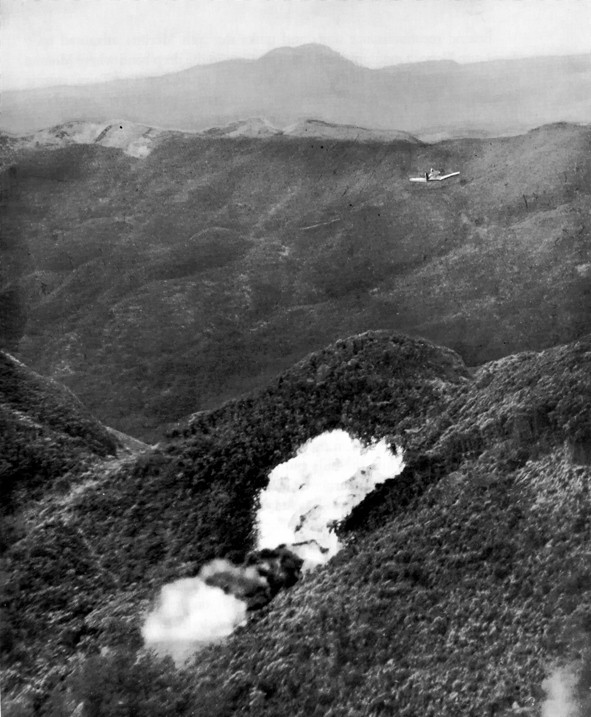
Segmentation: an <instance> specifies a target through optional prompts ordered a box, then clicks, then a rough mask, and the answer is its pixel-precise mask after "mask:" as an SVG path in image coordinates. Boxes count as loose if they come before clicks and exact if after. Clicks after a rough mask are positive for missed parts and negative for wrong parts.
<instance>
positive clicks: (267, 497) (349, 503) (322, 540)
mask: <svg viewBox="0 0 591 717" xmlns="http://www.w3.org/2000/svg"><path fill="white" fill-rule="evenodd" d="M403 467H404V463H403V460H402V456H401V455H400V454H394V453H392V452H391V450H390V448H389V447H388V444H387V443H386V441H383V440H382V441H379V442H377V443H373V444H371V445H369V446H365V445H363V443H361V441H359V440H356V439H353V438H351V436H349V434H348V433H345V431H341V430H336V431H330V432H328V433H323V434H322V435H320V436H317V437H316V438H314V439H312V440H311V441H308V443H306V444H305V445H303V446H302V447H301V448H300V449H299V451H298V453H297V455H296V456H295V458H292V459H291V460H290V461H287V462H286V463H282V464H281V465H279V466H277V467H276V468H275V469H274V470H273V471H272V472H271V475H270V476H269V485H268V486H267V489H266V490H264V491H263V492H262V493H261V497H260V510H259V513H258V527H259V545H260V546H261V547H262V546H271V545H279V544H284V545H287V546H288V547H290V548H291V549H292V550H293V551H294V552H296V553H297V554H298V555H300V557H302V558H303V559H304V561H305V563H306V565H307V566H309V565H314V564H319V563H324V562H326V561H327V560H329V559H330V558H331V557H332V556H333V555H335V553H337V552H338V550H339V548H340V545H339V541H338V538H337V536H336V534H335V532H334V529H333V528H334V525H335V524H336V523H338V522H340V521H341V520H343V519H344V518H346V517H347V515H349V513H350V512H351V509H352V508H354V507H355V506H356V505H357V504H358V503H360V502H361V501H362V500H363V498H365V496H366V495H367V494H368V493H371V491H372V490H373V489H374V488H375V487H376V485H377V484H378V483H382V482H384V481H385V480H387V479H388V478H392V477H394V476H396V475H398V474H399V473H400V472H401V471H402V468H403Z"/></svg>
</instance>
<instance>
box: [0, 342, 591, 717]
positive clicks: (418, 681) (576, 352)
mask: <svg viewBox="0 0 591 717" xmlns="http://www.w3.org/2000/svg"><path fill="white" fill-rule="evenodd" d="M590 368H591V339H590V338H589V337H587V338H585V339H582V340H581V341H579V342H577V343H573V344H569V345H565V346H558V347H555V348H551V349H547V350H545V351H543V352H541V353H538V352H526V353H521V354H517V355H514V356H510V357H507V358H504V359H501V360H499V361H496V362H492V363H488V364H486V365H484V366H482V367H481V368H479V369H478V370H477V371H476V372H474V375H470V372H468V371H467V369H466V368H465V366H464V364H463V363H462V361H461V359H460V358H459V357H458V356H457V354H455V353H454V352H452V351H450V350H448V349H442V348H438V347H436V346H434V345H432V344H430V343H429V342H426V341H422V340H417V339H412V338H408V337H404V336H401V335H398V334H391V333H388V332H377V333H374V332H370V333H366V334H362V335H359V336H354V337H351V338H349V339H346V340H341V341H338V342H337V343H335V344H333V345H331V346H329V347H327V348H326V349H324V350H322V351H319V352H316V353H313V354H311V355H310V356H308V357H307V358H306V359H305V360H303V361H302V362H300V363H298V364H296V365H295V366H293V367H292V368H291V369H289V370H288V371H286V372H284V373H283V374H281V376H280V377H279V378H277V379H276V380H274V381H272V382H271V383H270V384H269V385H268V387H267V388H266V389H264V390H262V391H258V392H256V393H254V394H253V395H252V396H250V397H247V398H244V399H241V400H237V401H231V402H229V403H227V404H226V405H224V406H222V407H221V408H219V409H217V410H214V411H211V412H201V413H198V414H195V415H194V416H192V417H191V418H190V419H189V420H188V421H185V422H183V423H181V424H179V425H178V426H177V427H176V428H175V429H174V430H173V431H172V432H171V433H170V435H169V436H168V438H167V440H166V441H164V442H162V443H161V444H160V446H159V447H158V448H156V449H154V450H152V451H151V452H149V453H146V454H144V456H142V457H140V458H138V459H136V460H134V461H131V462H129V463H128V464H127V465H125V466H123V467H122V468H120V469H118V470H110V471H103V472H102V473H101V474H97V475H96V476H95V480H94V481H93V483H92V484H89V485H86V486H85V487H84V488H83V489H80V490H77V491H73V492H71V493H70V494H69V495H67V496H66V501H65V502H64V496H61V497H60V496H58V495H55V494H54V495H46V496H45V498H44V499H43V500H41V501H38V502H36V503H34V504H31V505H30V506H29V508H28V510H27V513H26V517H27V523H26V525H25V526H24V527H23V529H22V532H21V534H20V535H17V536H15V537H14V539H13V540H12V542H11V544H10V546H9V547H8V550H7V552H6V558H5V564H6V566H7V567H6V574H7V577H8V581H7V584H8V589H7V592H6V596H5V599H4V604H5V608H6V620H5V624H6V625H7V627H6V630H5V632H6V636H7V637H6V641H5V644H7V645H8V648H5V655H4V656H5V665H6V672H5V680H4V684H5V685H7V689H8V691H9V693H10V694H11V695H12V698H13V699H12V703H11V704H12V707H11V708H10V709H12V710H18V711H17V712H15V714H22V715H29V714H32V713H34V710H35V709H37V710H38V713H41V714H53V715H59V714H67V713H70V712H71V711H72V710H73V709H74V708H75V707H76V705H78V704H80V703H83V704H84V707H83V714H85V715H86V714H87V715H110V714H114V713H120V714H125V715H132V714H135V715H157V714H168V713H172V712H174V713H176V714H187V715H189V714H203V715H218V716H221V715H234V714H256V715H265V714H269V715H276V714H285V715H310V714H318V715H329V714H330V715H354V714H368V715H398V714H404V715H412V714H417V715H418V714H444V715H457V714H458V713H461V714H474V715H476V714H483V713H484V714H486V713H487V711H488V713H489V714H491V713H492V714H496V715H510V714H515V712H516V710H517V708H522V709H523V710H524V712H523V714H527V715H534V714H538V710H539V706H540V702H541V700H542V698H543V695H542V692H541V683H542V680H543V678H544V676H545V675H546V674H547V672H548V670H549V669H550V667H551V665H552V664H553V663H554V662H555V661H558V660H569V659H570V660H575V661H576V660H579V661H580V660H581V659H582V656H583V652H584V649H585V644H586V642H587V637H586V634H587V632H588V631H589V630H590V629H591V627H590V622H589V615H590V614H591V613H590V609H591V600H590V598H591V592H590V589H591V579H590V575H589V570H588V565H587V562H588V560H587V553H588V540H587V536H588V532H589V529H590V528H591V524H590V523H591V511H590V508H589V501H588V482H589V477H590V475H589V465H590V462H591V421H590V417H589V411H588V406H589V404H590V401H591V381H590V378H589V376H590V375H591V373H590ZM331 428H344V429H346V430H348V431H350V432H351V433H352V434H353V435H358V436H361V437H365V438H369V437H371V436H373V437H386V438H387V439H389V440H390V441H392V440H394V439H395V440H396V441H397V442H398V443H399V444H402V445H403V447H404V449H405V456H406V461H407V467H406V469H405V470H404V472H403V473H402V474H401V475H400V476H399V477H397V478H396V479H394V480H392V481H387V482H386V483H385V484H383V486H382V487H381V488H379V489H378V491H377V492H376V493H375V494H374V495H372V496H369V497H368V498H367V499H366V500H365V501H364V502H363V503H362V504H361V505H360V506H359V507H358V508H357V509H356V510H355V511H354V512H353V514H352V515H351V516H350V518H349V519H348V520H347V521H345V523H344V524H343V525H342V526H341V528H340V530H341V533H342V536H343V537H344V538H346V540H347V542H348V547H346V548H345V549H344V550H343V551H342V552H341V553H340V554H339V555H338V556H337V557H336V558H334V559H333V560H332V561H331V562H330V563H329V564H328V565H327V566H325V567H323V568H321V569H319V570H318V571H317V572H315V573H314V574H313V575H311V576H309V577H307V578H306V579H305V580H304V581H303V582H302V583H301V584H299V585H297V586H296V587H295V588H293V589H291V590H290V591H288V592H286V593H284V594H283V595H281V596H279V597H278V598H277V599H276V601H275V602H274V603H273V604H272V605H271V606H269V607H268V608H266V609H265V610H263V611H262V612H261V613H260V614H259V615H257V616H256V617H255V618H254V619H253V620H251V622H250V623H249V624H248V625H247V626H246V627H245V628H243V629H241V630H239V631H238V632H237V633H236V634H235V636H233V637H232V638H231V639H230V640H229V642H228V643H227V644H225V645H219V646H215V647H211V648H208V649H207V650H206V651H205V652H203V653H201V654H200V655H199V658H198V659H197V661H196V662H195V664H194V665H191V666H189V667H188V668H187V670H186V671H177V670H175V669H174V668H173V666H172V663H170V662H168V661H160V660H157V659H156V658H154V657H152V656H150V655H148V654H144V653H143V651H142V650H141V649H140V647H141V640H140V637H139V626H140V624H141V619H142V614H143V613H144V611H145V610H146V609H147V607H148V606H149V604H150V601H151V600H152V599H153V597H154V595H155V594H156V591H157V589H158V588H159V586H160V585H161V584H162V583H163V582H166V581H169V580H171V579H175V578H178V577H182V576H189V575H194V574H195V573H196V572H197V570H198V569H199V567H200V565H201V564H202V563H203V562H205V561H206V560H208V559H210V558H212V557H215V556H220V555H224V556H228V557H230V558H233V559H235V560H239V559H241V558H242V557H243V556H244V553H245V552H246V551H247V550H248V549H249V547H250V546H251V544H252V540H253V516H254V511H255V510H256V497H257V494H258V492H259V490H260V489H261V488H263V487H264V486H265V485H266V480H267V475H268V472H269V470H270V469H271V468H272V467H274V466H275V465H277V464H278V463H280V462H282V461H284V460H286V459H287V458H289V457H290V456H292V455H293V453H294V451H295V449H296V448H297V447H298V446H299V445H300V444H301V443H302V442H304V441H305V440H306V439H308V438H310V437H311V436H314V435H316V434H318V433H320V432H322V431H325V430H328V429H331ZM64 578H65V579H64ZM107 648H108V649H107ZM99 649H100V652H99ZM582 679H583V681H582V682H580V684H579V686H580V688H581V689H582V690H583V689H585V688H586V686H585V683H584V678H582ZM25 685H28V687H27V689H26V690H25V692H23V693H22V694H21V697H20V698H19V699H16V701H15V696H16V695H17V694H18V693H19V692H21V691H22V689H23V687H24V686H25Z"/></svg>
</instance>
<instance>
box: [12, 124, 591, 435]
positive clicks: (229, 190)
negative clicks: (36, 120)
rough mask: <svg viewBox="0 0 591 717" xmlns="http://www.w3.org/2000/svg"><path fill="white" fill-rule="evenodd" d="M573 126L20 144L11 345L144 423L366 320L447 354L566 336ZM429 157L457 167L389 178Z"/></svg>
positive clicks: (582, 243) (282, 363) (574, 295)
mask: <svg viewBox="0 0 591 717" xmlns="http://www.w3.org/2000/svg"><path fill="white" fill-rule="evenodd" d="M590 139H591V134H590V133H589V130H588V129H587V128H582V127H575V126H571V125H552V126H547V127H542V128H540V129H537V130H534V131H532V132H530V133H528V134H526V135H522V136H519V137H513V138H505V139H495V140H476V139H471V140H455V141H449V142H443V143H440V144H436V145H423V144H420V143H417V142H416V141H405V140H400V141H388V142H386V143H382V142H363V143H358V142H354V141H345V140H343V141H340V140H334V139H330V138H323V139H318V138H306V137H301V138H300V137H281V136H277V137H269V138H262V139H261V138H256V139H250V138H217V139H215V138H214V139H211V138H207V137H191V136H183V135H177V136H170V137H164V138H160V139H159V140H158V141H157V142H156V143H155V144H154V145H152V149H151V152H150V153H149V154H148V155H147V156H145V157H144V158H137V157H132V156H129V155H126V154H124V153H123V152H121V151H120V150H118V149H115V148H109V147H103V146H99V145H96V144H95V145H82V144H79V145H72V146H66V147H61V148H58V149H49V148H47V149H46V148H43V147H40V148H38V149H36V150H21V151H19V152H17V153H16V155H15V156H14V157H13V161H12V165H11V167H12V168H11V169H6V170H5V176H6V177H7V179H6V184H7V186H8V189H7V191H6V192H5V194H4V196H5V200H4V206H3V228H4V234H3V236H4V237H5V239H4V242H5V245H4V246H6V247H7V249H6V252H7V254H6V255H9V256H10V255H12V256H18V257H22V258H19V261H21V269H20V272H21V274H23V277H22V278H21V279H20V281H17V282H14V284H13V288H12V289H11V290H12V291H14V292H18V293H19V296H21V297H24V300H23V301H21V304H20V305H21V307H22V310H23V311H24V310H25V309H26V310H27V311H28V314H29V321H28V324H27V328H26V334H25V336H24V338H23V340H22V341H21V343H20V354H19V355H20V356H21V357H22V358H23V360H24V361H25V362H28V363H30V364H31V365H32V366H33V367H34V368H35V369H36V370H39V371H41V372H42V373H44V374H46V375H50V376H52V377H54V378H58V379H59V380H61V381H63V382H64V383H66V385H68V386H69V387H71V388H72V389H73V390H74V391H75V392H76V393H77V394H78V395H79V396H80V397H81V398H82V400H83V401H84V402H85V403H86V404H87V405H88V406H89V407H90V408H91V410H92V411H93V412H94V413H95V414H96V415H97V416H98V417H99V418H100V419H101V420H103V421H104V422H106V423H107V424H109V425H113V426H115V427H117V428H119V429H121V430H123V431H125V432H128V433H132V434H135V435H141V436H144V437H155V436H156V435H158V430H159V427H161V426H162V425H163V424H165V423H167V422H170V421H174V420H177V419H178V418H180V417H181V416H183V415H185V414H187V413H190V412H192V411H195V410H198V409H204V408H210V407H212V406H214V405H217V404H218V403H219V402H220V400H224V399H226V398H229V397H232V396H235V395H237V394H239V393H241V392H243V391H245V390H249V389H250V388H253V387H255V386H260V385H262V384H263V383H264V382H265V381H266V380H267V379H268V378H269V377H270V376H273V375H276V374H277V372H278V371H280V370H282V369H284V368H286V367H287V366H289V365H290V364H291V363H293V362H294V361H296V360H298V359H299V358H301V357H302V356H303V355H304V354H305V353H306V352H308V351H310V350H313V349H316V348H319V347H321V346H323V345H324V344H325V343H326V342H327V341H329V340H332V339H336V338H338V337H339V336H344V335H347V334H350V333H352V332H353V333H354V332H358V331H363V330H366V329H368V328H383V329H396V330H402V331H405V332H407V333H412V334H415V335H417V334H418V335H422V336H426V337H428V338H430V339H433V340H435V341H438V342H441V343H445V344H446V345H449V346H451V347H452V348H454V349H455V350H457V351H459V352H460V354H461V355H462V356H463V357H464V359H465V360H466V362H467V363H468V364H469V365H474V364H477V363H481V362H483V361H485V360H489V359H493V358H497V357H500V356H504V355H507V354H508V353H511V352H513V351H517V350H523V349H528V348H541V347H546V346H550V345H553V344H555V343H557V342H560V341H567V340H570V339H573V338H576V337H578V336H581V335H582V334H584V333H585V332H586V331H589V330H590V328H591V327H590V324H589V320H590V319H589V317H590V316H591V311H590V310H591V304H590V303H589V302H590V296H591V294H590V290H591V283H590V282H591V255H590V253H589V252H590V246H591V244H590V243H589V230H590V211H591V200H590V197H589V187H590V186H591V182H590V177H591V171H590V165H589V156H590V155H589V144H590ZM430 166H435V167H444V168H447V169H449V170H458V171H461V172H462V174H461V176H460V178H459V180H458V179H456V180H451V181H450V182H448V183H437V185H436V186H425V185H422V186H421V185H414V186H413V185H412V184H410V183H409V182H408V177H409V176H411V175H413V174H416V173H417V172H422V171H423V170H424V168H425V167H430ZM434 184H435V183H434ZM10 247H12V249H10ZM10 252H12V254H10ZM15 261H16V259H15ZM17 329H18V331H17ZM22 329H23V324H22V322H21V324H19V326H18V327H15V328H14V330H13V331H14V333H15V335H16V334H18V333H19V332H22ZM122 397H124V398H122Z"/></svg>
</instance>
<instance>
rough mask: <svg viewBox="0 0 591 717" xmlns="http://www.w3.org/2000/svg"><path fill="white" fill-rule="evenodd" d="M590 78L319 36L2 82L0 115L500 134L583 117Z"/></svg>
mask: <svg viewBox="0 0 591 717" xmlns="http://www.w3.org/2000/svg"><path fill="white" fill-rule="evenodd" d="M590 90H591V59H590V56H589V55H580V56H573V57H541V58H528V59H524V60H508V61H495V62H482V63H475V64H467V65H457V64H455V63H418V64H417V65H402V66H398V67H393V68H385V69H383V70H371V69H368V68H366V67H361V66H359V65H356V64H354V63H353V62H351V61H349V60H347V59H346V58H344V57H342V56H341V55H339V54H338V53H336V52H333V51H332V50H330V49H329V48H327V47H323V46H321V45H303V46H301V47H296V48H289V47H286V48H279V49H277V50H275V51H272V52H269V53H267V54H266V55H264V56H263V57H261V58H259V59H258V60H229V61H225V62H218V63H215V64H212V65H203V66H197V67H193V68H190V69H188V70H185V71H183V72H178V73H173V74H169V75H164V76H162V77H153V78H144V79H136V80H117V81H114V82H106V83H101V84H93V85H85V86H64V87H53V88H44V89H39V90H29V91H9V92H4V93H3V97H2V106H3V111H2V118H1V122H0V127H2V129H5V130H7V131H10V132H16V133H23V132H30V131H33V130H37V129H43V128H44V127H49V126H52V125H57V124H62V123H63V122H69V121H72V120H85V121H91V122H100V121H107V120H109V119H111V118H112V117H119V118H121V119H123V120H127V121H130V122H138V123H140V124H147V125H150V126H158V127H167V128H170V129H182V130H199V129H204V128H206V127H209V126H213V125H222V124H226V123H228V122H234V121H237V120H242V119H244V118H245V117H266V118H267V119H268V120H270V121H271V123H272V124H273V125H275V126H277V127H284V126H286V125H290V124H293V123H294V122H298V121H299V120H302V119H305V118H307V117H315V118H318V119H320V120H323V121H326V122H336V123H339V124H352V125H360V126H362V127H370V128H375V129H396V130H404V131H407V132H411V133H413V134H415V133H417V132H429V133H431V134H432V133H433V131H434V128H437V129H438V131H441V129H442V128H443V129H444V130H445V131H447V132H452V133H453V132H457V131H458V129H460V128H461V129H462V130H467V129H468V130H472V131H474V130H480V131H483V130H484V131H489V132H494V133H496V134H502V133H507V132H510V133H515V132H516V131H525V130H527V129H531V128H532V127H535V126H536V125H539V124H543V123H546V122H556V121H573V122H576V121H579V122H581V121H582V122H585V121H588V119H589V115H590V110H591V106H590V101H589V97H590V96H591V92H590Z"/></svg>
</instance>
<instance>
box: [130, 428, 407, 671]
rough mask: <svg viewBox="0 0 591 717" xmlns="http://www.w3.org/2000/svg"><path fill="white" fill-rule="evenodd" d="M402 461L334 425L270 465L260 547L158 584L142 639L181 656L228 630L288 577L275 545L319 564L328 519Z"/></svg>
mask: <svg viewBox="0 0 591 717" xmlns="http://www.w3.org/2000/svg"><path fill="white" fill-rule="evenodd" d="M403 467H404V463H403V460H402V456H401V455H400V454H395V453H392V451H391V450H390V448H389V447H388V445H387V443H386V442H385V441H379V442H374V443H372V444H370V445H368V446H366V445H364V444H363V443H361V441H359V440H357V439H353V438H351V436H349V434H347V433H345V431H341V430H336V431H330V432H328V433H323V434H322V435H320V436H317V437H316V438H314V439H312V440H310V441H308V442H307V443H306V444H304V445H303V446H302V447H301V448H300V449H299V451H298V453H297V455H296V456H295V458H293V459H291V460H289V461H287V462H285V463H282V464H280V465H279V466H277V467H276V468H275V469H274V470H273V471H272V472H271V474H270V476H269V485H268V487H267V488H266V490H264V491H262V492H261V495H260V510H259V512H258V515H257V523H258V532H259V540H258V545H259V549H263V551H262V554H261V555H258V554H255V555H254V557H253V559H252V560H251V561H250V562H249V561H247V564H245V565H243V566H237V565H233V564H232V563H230V562H229V561H227V560H213V561H211V562H210V563H208V564H207V565H204V566H203V568H202V569H201V571H200V573H199V575H198V577H196V578H186V579H183V580H177V581H176V582H174V583H170V584H169V585H165V586H164V587H163V588H162V591H161V594H160V598H159V600H158V604H157V606H156V608H155V609H154V610H153V611H152V612H151V613H150V614H149V615H148V617H147V619H146V621H145V623H144V626H143V628H142V634H143V638H144V642H145V644H146V646H147V647H150V648H152V649H154V650H156V651H157V652H159V653H160V654H166V655H171V656H172V657H173V658H174V659H175V661H176V662H177V663H180V662H182V661H184V660H186V659H187V658H188V657H190V656H191V655H192V654H194V653H195V652H196V651H198V650H199V649H201V648H202V647H204V646H205V645H207V644H209V643H211V642H217V641H219V640H222V639H223V638H225V637H227V636H228V635H230V634H231V633H232V632H233V631H234V630H235V628H236V627H237V626H239V625H242V624H244V623H245V622H246V614H247V610H248V606H249V605H250V606H251V607H252V606H253V605H256V604H257V600H258V601H259V602H258V604H265V602H268V600H270V599H271V598H272V596H273V594H274V590H273V586H272V580H273V579H275V580H277V579H283V580H285V579H286V578H287V577H288V574H289V571H288V573H285V572H284V570H285V569H288V564H289V562H290V560H292V559H293V555H292V556H291V558H288V562H287V563H283V562H282V553H281V551H275V550H274V548H277V546H279V545H282V544H285V545H287V546H288V548H289V550H290V551H292V552H293V553H295V554H296V555H298V556H299V557H300V558H301V559H302V560H303V561H304V566H305V567H307V568H311V567H314V566H315V565H319V564H321V563H325V562H326V561H327V560H329V559H330V558H331V557H332V556H333V555H335V554H336V553H337V552H338V550H339V549H340V544H339V541H338V538H337V536H336V535H335V533H334V530H333V526H334V524H335V523H336V522H338V521H340V520H343V519H344V518H345V517H346V516H347V515H348V514H349V512H350V511H351V509H352V508H353V507H354V506H356V505H357V504H358V503H360V502H361V501H362V500H363V498H364V497H365V496H366V495H367V494H368V493H370V492H371V491H372V490H373V489H374V488H375V486H376V485H377V484H378V483H381V482H383V481H385V480H387V479H389V478H392V477H394V476H396V475H398V474H399V473H400V472H401V471H402V469H403ZM264 549H271V550H270V551H269V550H267V551H265V550H264ZM269 552H270V553H271V555H269ZM285 552H287V553H289V551H284V553H285ZM283 560H285V558H283ZM296 560H297V559H296ZM292 567H293V566H292ZM298 575H299V568H298ZM295 579H297V577H296V578H295ZM283 584H284V585H289V584H291V583H289V582H287V583H283ZM276 589H278V588H275V591H276Z"/></svg>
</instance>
